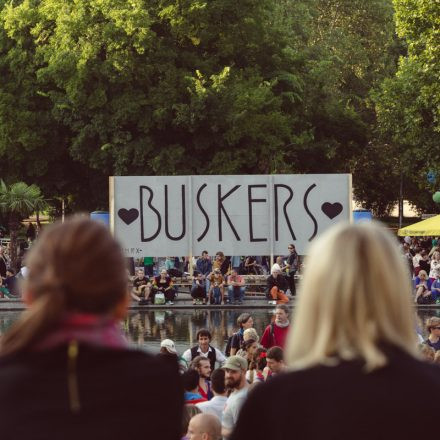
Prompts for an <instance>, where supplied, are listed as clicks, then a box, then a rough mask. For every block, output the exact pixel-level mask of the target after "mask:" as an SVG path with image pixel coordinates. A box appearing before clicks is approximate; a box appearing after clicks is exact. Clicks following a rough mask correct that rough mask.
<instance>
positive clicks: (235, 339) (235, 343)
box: [231, 331, 243, 350]
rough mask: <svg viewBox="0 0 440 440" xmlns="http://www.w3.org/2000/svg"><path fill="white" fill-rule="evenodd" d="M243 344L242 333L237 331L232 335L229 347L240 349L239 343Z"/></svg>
mask: <svg viewBox="0 0 440 440" xmlns="http://www.w3.org/2000/svg"><path fill="white" fill-rule="evenodd" d="M242 344H243V333H241V332H240V331H238V332H237V333H234V334H233V335H232V339H231V348H235V349H236V350H240V348H241V345H242Z"/></svg>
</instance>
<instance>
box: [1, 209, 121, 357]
mask: <svg viewBox="0 0 440 440" xmlns="http://www.w3.org/2000/svg"><path fill="white" fill-rule="evenodd" d="M96 267H99V268H100V270H91V268H96ZM26 268H27V274H26V277H25V278H24V285H23V298H24V300H25V301H26V303H27V304H28V305H29V310H28V312H27V313H26V314H23V315H22V317H21V318H20V319H19V320H18V321H17V322H16V323H15V324H14V325H13V326H12V328H11V329H10V330H9V332H8V333H6V334H5V335H4V337H3V340H2V348H1V352H2V353H3V354H7V353H13V352H18V351H22V350H26V349H29V348H30V347H31V346H32V345H33V344H34V343H35V342H36V341H38V340H40V339H41V338H43V337H44V336H46V335H47V334H48V333H50V331H52V330H53V329H54V328H55V327H56V326H57V325H58V323H59V322H60V321H61V319H62V318H63V317H64V316H65V315H66V313H72V312H75V313H88V314H94V315H101V316H111V317H113V318H116V319H121V318H123V317H125V315H126V310H127V305H128V285H127V277H126V270H125V269H126V265H125V258H124V256H123V255H122V252H121V249H120V246H119V244H118V243H117V242H116V241H115V240H114V239H113V237H112V236H111V234H110V231H109V230H108V228H106V227H105V226H104V225H102V224H101V223H99V222H96V221H93V220H90V219H87V218H84V217H73V218H71V219H68V220H67V221H65V222H64V223H56V224H54V225H52V226H51V227H47V228H45V229H44V231H43V232H42V233H41V235H40V237H39V239H38V240H37V241H36V242H35V244H34V245H33V247H32V248H31V250H30V251H29V253H28V254H27V257H26Z"/></svg>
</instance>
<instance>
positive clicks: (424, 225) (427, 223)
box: [397, 215, 440, 237]
mask: <svg viewBox="0 0 440 440" xmlns="http://www.w3.org/2000/svg"><path fill="white" fill-rule="evenodd" d="M397 234H398V235H400V236H411V237H427V236H428V237H436V236H437V237H440V215H436V216H435V217H430V218H428V219H426V220H422V221H421V222H418V223H414V224H413V225H410V226H407V227H406V228H402V229H399V231H398V232H397Z"/></svg>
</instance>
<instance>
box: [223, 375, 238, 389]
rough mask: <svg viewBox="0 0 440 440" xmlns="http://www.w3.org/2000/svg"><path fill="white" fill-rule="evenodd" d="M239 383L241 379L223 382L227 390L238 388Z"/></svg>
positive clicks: (230, 379)
mask: <svg viewBox="0 0 440 440" xmlns="http://www.w3.org/2000/svg"><path fill="white" fill-rule="evenodd" d="M240 383H241V377H240V378H239V379H232V378H229V379H226V380H225V385H226V388H229V389H230V390H233V389H235V388H238V387H239V386H240Z"/></svg>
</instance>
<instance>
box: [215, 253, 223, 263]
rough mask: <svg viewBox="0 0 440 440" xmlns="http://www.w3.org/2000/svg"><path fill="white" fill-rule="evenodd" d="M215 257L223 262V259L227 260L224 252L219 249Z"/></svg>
mask: <svg viewBox="0 0 440 440" xmlns="http://www.w3.org/2000/svg"><path fill="white" fill-rule="evenodd" d="M215 259H216V260H217V261H220V262H223V261H225V254H224V253H223V252H222V251H218V252H217V253H216V254H215Z"/></svg>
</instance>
